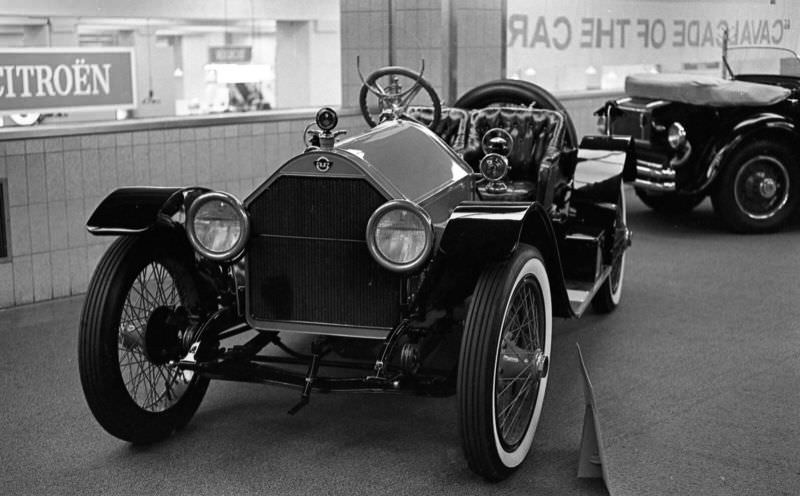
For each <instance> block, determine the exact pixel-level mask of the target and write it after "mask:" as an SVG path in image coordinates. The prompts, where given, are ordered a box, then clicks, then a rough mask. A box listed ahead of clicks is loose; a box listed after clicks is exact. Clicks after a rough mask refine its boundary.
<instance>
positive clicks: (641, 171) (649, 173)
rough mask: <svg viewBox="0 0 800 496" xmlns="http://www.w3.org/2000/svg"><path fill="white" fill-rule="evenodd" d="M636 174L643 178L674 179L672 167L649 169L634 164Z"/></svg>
mask: <svg viewBox="0 0 800 496" xmlns="http://www.w3.org/2000/svg"><path fill="white" fill-rule="evenodd" d="M636 175H637V176H638V177H640V178H643V179H653V180H655V181H659V182H665V181H674V180H675V171H674V170H672V169H651V168H649V167H642V166H640V165H639V166H636Z"/></svg>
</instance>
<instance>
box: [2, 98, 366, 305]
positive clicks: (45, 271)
mask: <svg viewBox="0 0 800 496" xmlns="http://www.w3.org/2000/svg"><path fill="white" fill-rule="evenodd" d="M266 119H270V120H266ZM251 120H252V119H251ZM311 120H313V114H311V113H305V114H302V115H294V116H292V117H283V118H280V119H277V120H276V119H275V118H274V117H265V121H263V122H247V123H238V124H237V123H236V121H237V119H236V117H231V118H229V119H216V120H214V122H213V123H209V122H203V121H196V120H192V119H187V120H185V121H183V122H180V121H178V122H171V123H168V124H169V128H166V129H165V128H164V127H165V123H164V122H160V121H154V122H153V123H152V124H151V125H148V124H143V123H141V122H133V123H132V124H130V125H128V124H120V125H104V126H95V127H92V126H84V128H85V129H83V130H79V131H76V130H74V129H73V130H70V132H69V134H68V135H58V133H57V132H56V131H53V130H49V131H46V130H44V129H43V130H41V131H39V130H37V129H31V130H26V131H22V132H19V131H18V132H2V133H0V178H7V184H8V206H9V209H8V214H9V217H10V231H9V233H8V234H9V237H10V243H9V244H10V255H11V256H10V257H9V258H7V259H3V260H0V308H2V307H8V306H12V305H19V304H24V303H31V302H34V301H43V300H48V299H51V298H58V297H62V296H68V295H74V294H80V293H83V292H85V291H86V287H87V284H88V280H89V277H90V275H91V273H92V271H93V269H94V267H95V265H96V264H97V261H98V259H99V258H100V256H101V255H102V253H103V252H104V251H105V249H106V247H107V246H108V244H109V243H110V242H111V241H112V238H109V237H96V236H91V235H89V234H88V233H87V232H86V229H85V222H86V219H87V218H88V217H89V215H90V214H91V212H92V211H93V210H94V208H95V207H96V206H97V205H98V204H99V203H100V201H101V200H102V199H103V198H104V197H105V195H106V194H107V193H109V192H110V191H111V190H112V189H114V188H116V187H120V186H135V185H158V186H165V185H170V186H172V185H175V186H181V185H187V186H188V185H203V186H208V187H211V188H215V189H220V190H224V191H228V192H230V193H232V194H234V195H237V196H239V197H240V198H241V197H244V196H245V195H247V194H248V193H249V192H250V191H251V190H252V189H253V188H254V187H255V186H256V185H258V184H260V183H261V181H263V179H264V178H265V177H266V176H267V175H268V174H270V173H271V172H272V171H274V170H275V169H276V168H277V167H278V166H279V165H280V164H281V163H282V162H283V161H285V160H286V159H288V158H289V157H291V156H292V155H294V154H296V153H299V152H300V151H302V149H303V144H302V132H303V129H304V128H305V126H306V124H307V123H308V122H310V121H311ZM198 122H202V124H203V125H198ZM148 127H150V129H148ZM339 128H340V129H349V130H350V132H351V133H355V132H358V131H360V130H363V129H364V123H363V121H362V120H361V118H360V116H359V115H356V114H355V113H350V114H349V115H348V114H345V115H342V116H341V118H340V125H339ZM37 133H38V134H47V136H46V137H37ZM21 135H27V137H23V138H20V136H21ZM6 137H11V138H12V139H10V140H9V139H4V138H6ZM13 138H19V139H13Z"/></svg>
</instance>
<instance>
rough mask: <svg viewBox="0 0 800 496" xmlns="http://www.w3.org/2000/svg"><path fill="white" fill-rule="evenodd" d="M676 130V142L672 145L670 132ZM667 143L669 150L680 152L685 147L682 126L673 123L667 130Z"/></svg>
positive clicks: (684, 131) (684, 129)
mask: <svg viewBox="0 0 800 496" xmlns="http://www.w3.org/2000/svg"><path fill="white" fill-rule="evenodd" d="M673 129H674V130H676V132H677V138H676V139H677V141H676V142H675V143H673V140H672V131H673ZM667 143H668V144H669V146H670V148H672V149H673V150H680V149H681V148H683V147H684V146H686V128H685V127H684V125H683V124H681V123H680V122H678V121H675V122H673V123H672V124H670V125H669V128H667Z"/></svg>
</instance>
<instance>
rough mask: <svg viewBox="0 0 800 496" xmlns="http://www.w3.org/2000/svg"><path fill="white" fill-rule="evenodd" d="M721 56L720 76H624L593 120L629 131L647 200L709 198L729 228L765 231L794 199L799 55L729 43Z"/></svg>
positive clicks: (779, 222) (799, 142)
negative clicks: (619, 93) (616, 95)
mask: <svg viewBox="0 0 800 496" xmlns="http://www.w3.org/2000/svg"><path fill="white" fill-rule="evenodd" d="M722 61H723V66H724V70H725V75H726V77H725V78H720V77H714V76H704V75H692V74H642V75H633V76H629V77H628V78H627V79H626V82H625V92H626V94H627V95H628V96H627V97H626V98H623V99H620V100H617V101H614V102H609V103H608V104H607V105H606V106H605V107H604V108H602V109H600V110H599V111H598V113H599V115H600V116H601V117H600V118H601V125H602V126H603V127H604V128H605V130H606V132H607V133H608V134H609V135H629V136H633V137H634V138H635V139H636V148H637V153H638V160H639V164H638V168H637V178H636V182H635V188H636V194H637V195H638V196H639V198H641V200H642V201H643V202H644V203H645V204H646V205H648V206H649V207H651V208H653V209H655V210H657V211H663V212H668V213H681V212H688V211H690V210H692V209H693V208H694V207H695V206H697V205H699V204H700V202H701V201H703V199H704V198H705V197H706V196H710V197H711V201H712V204H713V206H714V210H715V212H716V213H717V214H718V215H719V216H720V218H721V219H722V220H723V221H724V223H725V224H726V225H727V226H728V227H729V228H730V229H731V230H733V231H736V232H751V233H759V232H767V231H774V230H777V229H779V228H780V227H781V226H783V225H784V224H785V223H786V222H787V221H788V220H789V218H790V217H791V216H792V215H793V214H794V213H795V212H796V211H797V208H798V202H800V163H799V162H798V157H800V131H799V130H798V128H797V126H798V119H800V104H798V96H800V59H798V57H797V54H795V53H794V52H791V51H789V50H785V49H779V48H766V47H731V48H729V49H726V50H725V51H724V55H723V59H722Z"/></svg>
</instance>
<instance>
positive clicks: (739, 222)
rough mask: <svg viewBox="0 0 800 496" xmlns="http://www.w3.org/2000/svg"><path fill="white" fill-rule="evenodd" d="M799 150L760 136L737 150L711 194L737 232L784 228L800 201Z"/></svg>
mask: <svg viewBox="0 0 800 496" xmlns="http://www.w3.org/2000/svg"><path fill="white" fill-rule="evenodd" d="M799 187H800V169H798V163H797V154H796V153H795V152H794V151H793V150H792V149H791V148H790V147H789V146H788V145H786V144H784V143H782V142H778V141H771V140H763V139H762V140H757V141H753V142H752V143H749V144H747V145H744V146H743V147H741V148H740V149H739V150H738V151H737V152H735V153H734V155H733V157H732V158H731V160H730V162H729V163H728V164H727V165H726V166H725V168H724V169H723V170H722V172H721V174H720V177H719V179H718V182H717V184H716V185H715V188H714V192H713V194H712V196H711V200H712V203H713V205H714V211H715V212H717V214H718V215H719V216H720V217H721V218H722V220H723V221H724V222H725V223H726V224H727V225H728V227H730V228H731V229H732V230H733V231H736V232H747V233H760V232H769V231H774V230H776V229H778V228H780V227H781V226H782V225H783V224H784V223H785V222H786V221H787V220H788V219H789V217H790V216H791V215H792V212H794V211H795V210H796V209H797V204H798V201H800V191H798V188H799Z"/></svg>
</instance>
